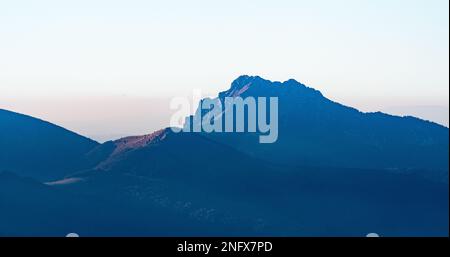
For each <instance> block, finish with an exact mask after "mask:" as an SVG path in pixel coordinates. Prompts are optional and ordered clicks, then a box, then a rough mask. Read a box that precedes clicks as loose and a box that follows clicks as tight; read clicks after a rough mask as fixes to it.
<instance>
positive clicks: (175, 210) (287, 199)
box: [0, 76, 449, 236]
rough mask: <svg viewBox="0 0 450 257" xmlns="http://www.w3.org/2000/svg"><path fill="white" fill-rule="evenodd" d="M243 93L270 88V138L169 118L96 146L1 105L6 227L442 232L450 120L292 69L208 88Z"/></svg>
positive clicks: (52, 231) (8, 230)
mask: <svg viewBox="0 0 450 257" xmlns="http://www.w3.org/2000/svg"><path fill="white" fill-rule="evenodd" d="M237 96H239V97H243V98H246V97H278V99H279V132H278V140H277V141H276V142H275V143H273V144H260V143H259V141H258V136H259V134H260V133H258V132H256V133H252V132H244V133H203V132H202V133H184V132H180V133H175V132H174V131H172V130H171V129H170V128H165V129H161V130H160V131H156V132H154V133H151V134H149V135H144V136H131V137H127V138H123V139H119V140H116V141H109V142H106V143H104V144H99V143H97V142H94V141H92V140H90V139H87V138H85V137H82V136H80V135H77V134H75V133H73V132H70V131H67V130H65V129H63V128H61V127H58V126H56V125H53V124H50V123H48V122H45V121H42V120H38V119H35V118H32V117H29V116H25V115H22V114H17V113H13V112H9V111H5V110H0V148H1V149H2V151H1V152H0V171H1V170H3V171H4V172H2V173H1V174H0V208H1V210H2V212H0V235H2V234H3V235H19V236H21V235H55V236H58V235H63V234H64V233H69V232H77V233H79V234H81V235H106V236H111V235H113V236H121V235H137V236H141V235H144V236H158V235H175V236H176V235H222V236H223V235H240V236H248V235H275V236H364V235H366V234H367V233H370V232H377V233H379V234H382V235H387V236H396V235H400V236H435V235H448V170H449V164H448V154H449V140H448V139H449V138H448V137H449V130H448V128H446V127H444V126H441V125H438V124H436V123H432V122H429V121H424V120H421V119H418V118H414V117H397V116H391V115H387V114H384V113H380V112H377V113H363V112H360V111H358V110H356V109H354V108H351V107H347V106H344V105H341V104H339V103H336V102H333V101H331V100H329V99H327V98H326V97H324V96H323V95H322V94H321V93H320V92H319V91H317V90H314V89H312V88H309V87H306V86H305V85H303V84H301V83H299V82H297V81H295V80H288V81H285V82H271V81H268V80H265V79H263V78H260V77H251V76H241V77H239V78H238V79H236V80H235V81H234V82H233V83H232V84H231V87H230V89H229V90H226V91H224V92H221V93H219V94H218V96H217V98H216V99H215V100H217V101H223V99H224V98H225V97H237ZM225 111H226V110H225ZM199 113H201V111H197V112H196V114H195V115H199ZM193 118H194V117H188V119H193ZM26 210H36V211H33V212H32V213H31V212H27V211H26ZM37 210H39V211H37ZM43 224H45V226H44V225H43Z"/></svg>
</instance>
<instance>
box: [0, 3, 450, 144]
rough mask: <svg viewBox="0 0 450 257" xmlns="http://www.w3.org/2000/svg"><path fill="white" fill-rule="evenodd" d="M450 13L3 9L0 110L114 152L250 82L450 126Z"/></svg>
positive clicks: (378, 7)
mask: <svg viewBox="0 0 450 257" xmlns="http://www.w3.org/2000/svg"><path fill="white" fill-rule="evenodd" d="M448 5H449V2H448V0H421V1H419V0H409V1H406V0H404V1H401V0H378V1H375V0H344V1H335V0H315V1H312V0H309V1H301V0H277V1H275V0H272V1H264V0H258V1H256V0H255V1H238V0H227V1H212V0H209V1H207V0H203V1H200V0H192V1H181V0H180V1H174V0H172V1H171V0H169V1H138V0H127V1H114V0H109V1H107V0H89V1H86V0H78V1H48V0H41V1H22V0H14V1H0V108H5V109H9V110H13V111H18V112H22V113H26V114H30V115H33V116H37V117H40V118H44V119H46V120H49V121H51V122H54V123H57V124H59V125H62V126H64V127H67V128H69V129H72V130H75V131H76V132H79V133H82V134H84V135H87V136H90V137H93V138H94V139H98V140H100V141H103V140H105V139H110V138H116V137H120V136H124V135H132V134H144V133H149V132H152V131H153V130H156V129H158V128H161V127H163V126H166V125H167V124H168V122H169V118H170V117H169V116H170V113H171V111H170V110H169V107H168V99H169V98H170V97H173V96H182V95H190V94H191V93H192V90H193V89H194V88H198V89H202V90H203V92H205V93H206V94H208V95H214V94H216V93H217V92H218V91H222V90H225V89H227V87H228V86H229V84H230V83H231V81H232V80H233V79H235V78H236V77H237V76H239V75H242V74H249V75H260V76H262V77H264V78H266V79H270V80H281V81H284V80H287V79H289V78H295V79H296V80H298V81H301V82H302V83H304V84H307V85H309V86H311V87H314V88H316V89H318V90H320V91H322V93H323V94H324V95H325V96H327V97H328V98H330V99H332V100H335V101H338V102H341V103H343V104H346V105H350V106H353V107H356V108H358V109H361V110H363V111H378V110H382V111H386V112H390V113H394V114H402V115H403V114H411V115H415V116H419V117H422V118H425V119H432V120H434V121H437V122H439V123H441V124H444V125H447V126H448V104H449V98H448V95H449V72H448V69H449V12H448V8H449V6H448Z"/></svg>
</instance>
